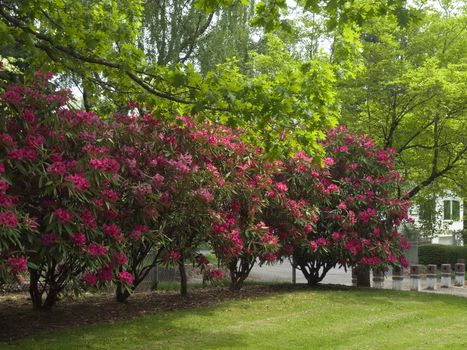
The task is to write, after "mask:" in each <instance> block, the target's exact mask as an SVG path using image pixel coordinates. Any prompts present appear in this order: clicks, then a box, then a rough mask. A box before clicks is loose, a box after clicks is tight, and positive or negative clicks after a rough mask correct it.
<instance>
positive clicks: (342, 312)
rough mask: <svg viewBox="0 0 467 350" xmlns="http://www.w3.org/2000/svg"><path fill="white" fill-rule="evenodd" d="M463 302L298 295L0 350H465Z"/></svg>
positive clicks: (366, 293) (47, 337) (415, 296)
mask: <svg viewBox="0 0 467 350" xmlns="http://www.w3.org/2000/svg"><path fill="white" fill-rule="evenodd" d="M466 324H467V298H461V297H453V296H442V295H433V294H428V293H414V292H396V291H383V290H371V289H365V290H298V291H293V292H287V291H283V292H274V293H271V294H269V295H267V296H262V297H252V298H249V299H243V300H236V301H229V302H224V303H222V304H218V305H215V306H210V307H205V308H198V309H189V310H178V311H172V312H163V313H159V314H155V315H148V316H144V317H141V318H139V319H136V320H133V321H125V322H120V323H116V324H113V325H98V326H86V327H81V328H77V329H68V330H66V331H62V332H60V333H49V334H42V335H40V336H35V337H33V338H29V339H25V340H22V341H20V342H17V343H14V344H5V343H0V349H24V350H27V349H38V350H39V349H47V350H53V349H112V350H117V349H164V350H165V349H245V348H247V349H449V350H455V349H462V350H464V349H467V327H466V326H465V325H466Z"/></svg>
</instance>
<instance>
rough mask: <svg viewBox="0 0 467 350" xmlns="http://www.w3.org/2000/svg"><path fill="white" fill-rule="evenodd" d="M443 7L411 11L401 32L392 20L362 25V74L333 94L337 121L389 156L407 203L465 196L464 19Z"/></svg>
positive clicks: (462, 12)
mask: <svg viewBox="0 0 467 350" xmlns="http://www.w3.org/2000/svg"><path fill="white" fill-rule="evenodd" d="M444 5H445V6H447V7H446V8H444V9H439V8H438V9H435V8H429V7H426V8H419V9H412V11H411V16H410V17H409V18H408V19H407V23H406V24H407V25H406V26H401V25H400V22H399V21H398V18H397V17H396V16H394V15H392V14H389V15H387V16H384V17H379V18H373V19H372V20H370V21H369V22H368V23H367V24H366V25H365V26H364V27H363V32H362V43H363V62H364V71H363V72H362V74H360V75H359V76H358V77H357V78H355V79H351V80H347V81H346V82H345V83H344V84H342V89H341V94H340V97H341V98H342V100H343V121H344V122H345V123H346V124H348V125H349V127H350V128H351V129H353V130H357V131H359V132H366V133H368V134H370V135H371V136H373V137H374V138H375V139H377V141H378V142H379V144H380V145H381V146H383V147H392V148H394V149H395V150H396V152H397V160H398V167H399V169H400V170H401V171H402V172H404V177H405V178H406V179H407V188H406V190H407V191H408V196H409V197H414V196H415V195H417V194H418V193H419V192H420V191H422V190H428V188H431V189H432V190H435V189H436V188H440V187H446V186H448V187H450V188H453V189H457V191H460V192H463V193H465V190H466V188H465V181H464V180H463V179H465V177H464V176H465V171H466V159H467V145H466V133H465V130H466V128H467V113H466V107H467V106H466V102H467V86H466V82H467V35H466V31H467V17H466V16H465V8H459V7H458V6H456V4H455V3H453V2H444ZM447 9H449V10H447ZM454 9H455V10H454Z"/></svg>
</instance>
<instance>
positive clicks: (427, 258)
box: [418, 244, 467, 266]
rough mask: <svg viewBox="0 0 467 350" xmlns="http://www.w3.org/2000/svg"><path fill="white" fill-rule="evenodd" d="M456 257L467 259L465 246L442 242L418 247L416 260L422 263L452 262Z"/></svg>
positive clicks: (455, 261)
mask: <svg viewBox="0 0 467 350" xmlns="http://www.w3.org/2000/svg"><path fill="white" fill-rule="evenodd" d="M458 259H465V260H466V261H467V247H466V246H453V245H444V244H430V245H425V246H421V247H419V248H418V262H419V263H420V264H423V265H428V264H436V265H437V266H441V264H451V265H452V266H454V264H456V263H457V260H458Z"/></svg>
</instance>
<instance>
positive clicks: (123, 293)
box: [115, 283, 130, 303]
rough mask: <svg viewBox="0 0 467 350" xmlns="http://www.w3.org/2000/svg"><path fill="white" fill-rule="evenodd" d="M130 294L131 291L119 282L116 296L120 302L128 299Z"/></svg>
mask: <svg viewBox="0 0 467 350" xmlns="http://www.w3.org/2000/svg"><path fill="white" fill-rule="evenodd" d="M129 296H130V292H128V290H126V289H124V288H123V287H122V285H121V284H120V283H119V284H117V289H116V290H115V298H116V299H117V301H118V302H119V303H124V302H126V301H127V299H128V297H129Z"/></svg>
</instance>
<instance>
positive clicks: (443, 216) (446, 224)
mask: <svg viewBox="0 0 467 350" xmlns="http://www.w3.org/2000/svg"><path fill="white" fill-rule="evenodd" d="M464 204H465V203H464V200H463V198H461V197H459V196H456V195H455V194H454V193H452V192H449V191H447V192H446V194H444V195H443V196H437V197H436V198H435V201H434V207H433V208H432V211H433V214H432V215H434V220H433V224H434V231H435V232H436V235H435V237H434V238H433V239H432V243H438V244H459V242H456V240H455V235H454V233H455V232H459V231H462V230H463V229H464V217H467V216H464ZM419 211H420V208H417V207H413V208H411V210H410V215H409V216H410V217H411V218H412V219H413V220H414V224H415V226H416V227H419V228H420V227H421V222H420V217H419Z"/></svg>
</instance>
